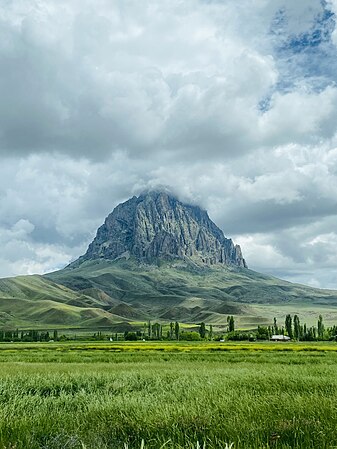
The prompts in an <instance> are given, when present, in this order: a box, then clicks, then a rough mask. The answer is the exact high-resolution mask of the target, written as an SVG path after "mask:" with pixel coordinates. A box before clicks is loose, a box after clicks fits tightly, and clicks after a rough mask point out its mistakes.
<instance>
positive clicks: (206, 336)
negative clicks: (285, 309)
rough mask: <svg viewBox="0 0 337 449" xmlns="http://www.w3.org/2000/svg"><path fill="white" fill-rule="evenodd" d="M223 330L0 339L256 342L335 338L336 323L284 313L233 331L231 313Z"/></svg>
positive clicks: (174, 325) (164, 328) (37, 333)
mask: <svg viewBox="0 0 337 449" xmlns="http://www.w3.org/2000/svg"><path fill="white" fill-rule="evenodd" d="M226 328H227V330H226V332H222V333H221V332H214V331H213V326H212V325H211V324H210V325H208V326H206V323H205V322H201V323H199V325H198V327H197V329H195V330H193V331H191V330H187V329H184V327H183V326H182V325H181V324H180V323H179V322H178V321H175V322H171V323H169V325H167V324H166V325H163V324H162V323H158V322H155V323H152V322H151V321H148V322H146V323H144V325H143V328H142V329H141V330H137V331H125V332H124V333H123V332H122V333H117V332H115V333H102V332H101V331H98V332H95V333H94V334H93V335H86V336H76V335H68V336H65V335H61V336H59V335H58V331H57V330H54V331H41V330H26V331H23V330H21V331H19V330H18V329H16V330H14V331H11V330H0V342H20V341H22V342H43V341H60V340H82V339H83V340H95V341H97V340H101V341H103V340H110V341H121V340H126V341H136V340H172V341H180V340H184V341H198V340H232V341H244V340H249V341H255V340H270V339H271V337H272V336H273V335H286V336H288V337H289V338H290V339H292V340H297V341H319V340H320V341H323V340H333V341H337V326H332V327H325V325H324V323H323V317H322V315H319V317H318V321H317V325H316V326H307V325H306V323H303V324H302V323H301V322H300V319H299V316H298V315H294V316H293V317H292V316H291V315H290V314H287V315H286V317H285V321H284V324H279V323H278V321H277V319H276V318H274V320H273V324H272V325H270V326H258V327H257V329H255V330H249V331H247V330H236V324H235V319H234V317H233V316H232V315H230V316H228V317H227V323H226Z"/></svg>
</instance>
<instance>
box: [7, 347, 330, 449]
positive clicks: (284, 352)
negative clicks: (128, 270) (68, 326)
mask: <svg viewBox="0 0 337 449" xmlns="http://www.w3.org/2000/svg"><path fill="white" fill-rule="evenodd" d="M336 351H337V344H336V343H314V344H311V343H307V344H304V343H290V344H289V343H279V344H275V343H274V344H270V343H259V344H255V343H250V344H249V343H247V344H230V343H226V344H223V345H221V344H219V343H204V344H203V343H198V342H197V343H185V342H184V343H150V342H149V343H148V342H145V343H144V344H143V345H142V344H141V343H139V342H136V343H134V344H133V343H121V344H118V345H117V344H111V345H109V344H107V343H104V344H92V343H82V344H74V343H64V344H61V343H46V344H10V343H9V344H2V345H0V402H1V406H0V448H2V449H4V448H6V449H14V448H15V449H23V448H25V449H26V448H27V449H28V448H29V449H37V448H39V449H42V448H43V449H61V448H62V449H83V448H87V449H89V448H90V449H107V448H111V449H112V448H114V449H119V448H120V449H125V448H129V449H131V448H137V449H139V448H141V447H143V448H144V449H145V448H156V449H157V448H158V449H159V448H160V447H163V448H164V447H165V448H171V449H173V448H178V449H179V448H197V447H199V448H202V447H205V448H206V449H208V448H226V445H227V447H230V445H231V444H232V443H233V446H232V447H233V448H234V449H248V448H249V449H262V448H279V449H281V448H282V449H285V448H301V449H310V448H322V449H325V448H331V449H332V448H334V447H336V446H337V430H336V429H337V401H336V395H337V353H336Z"/></svg>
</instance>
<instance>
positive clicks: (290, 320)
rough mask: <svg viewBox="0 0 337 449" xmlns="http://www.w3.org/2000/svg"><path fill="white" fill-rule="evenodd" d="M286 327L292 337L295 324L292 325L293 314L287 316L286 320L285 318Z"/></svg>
mask: <svg viewBox="0 0 337 449" xmlns="http://www.w3.org/2000/svg"><path fill="white" fill-rule="evenodd" d="M284 324H285V328H286V331H287V334H288V336H289V337H290V338H293V325H292V319H291V315H289V314H288V315H287V316H286V320H285V323H284Z"/></svg>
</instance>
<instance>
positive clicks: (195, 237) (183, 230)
mask: <svg viewBox="0 0 337 449" xmlns="http://www.w3.org/2000/svg"><path fill="white" fill-rule="evenodd" d="M130 256H133V257H135V258H136V259H137V260H139V261H140V262H145V263H153V262H155V261H156V260H158V259H165V260H172V259H185V258H189V259H191V260H194V261H196V262H200V263H205V264H210V265H212V264H225V265H236V266H239V267H244V268H247V265H246V262H245V260H244V258H243V256H242V253H241V249H240V246H239V245H234V244H233V241H232V240H231V239H227V238H226V237H225V236H224V234H223V232H222V231H221V230H220V229H219V228H218V227H217V226H216V225H215V224H214V223H213V222H212V220H211V219H210V218H209V216H208V214H207V212H206V211H204V210H202V209H200V207H197V206H191V205H187V204H183V203H181V202H180V201H178V200H177V199H176V198H174V197H173V196H171V195H169V194H167V193H164V192H149V193H146V194H142V195H140V196H139V197H136V196H134V197H133V198H131V199H129V200H128V201H126V202H125V203H122V204H119V205H118V206H117V207H116V208H115V209H114V210H113V212H112V213H111V214H110V215H109V216H108V217H107V218H106V219H105V222H104V224H103V225H102V226H101V227H100V228H99V229H98V231H97V235H96V237H95V239H94V240H93V242H92V243H91V244H90V245H89V247H88V250H87V252H86V253H85V254H84V256H82V257H80V259H79V260H78V261H77V263H81V262H83V261H85V260H93V259H99V258H103V259H109V260H116V259H118V258H121V257H126V258H128V257H130Z"/></svg>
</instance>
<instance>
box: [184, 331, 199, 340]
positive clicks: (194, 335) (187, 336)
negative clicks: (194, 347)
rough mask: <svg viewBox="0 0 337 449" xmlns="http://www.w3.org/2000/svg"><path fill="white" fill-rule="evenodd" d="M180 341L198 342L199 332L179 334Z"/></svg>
mask: <svg viewBox="0 0 337 449" xmlns="http://www.w3.org/2000/svg"><path fill="white" fill-rule="evenodd" d="M180 340H185V341H199V340H201V337H200V334H199V332H181V334H180Z"/></svg>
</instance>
